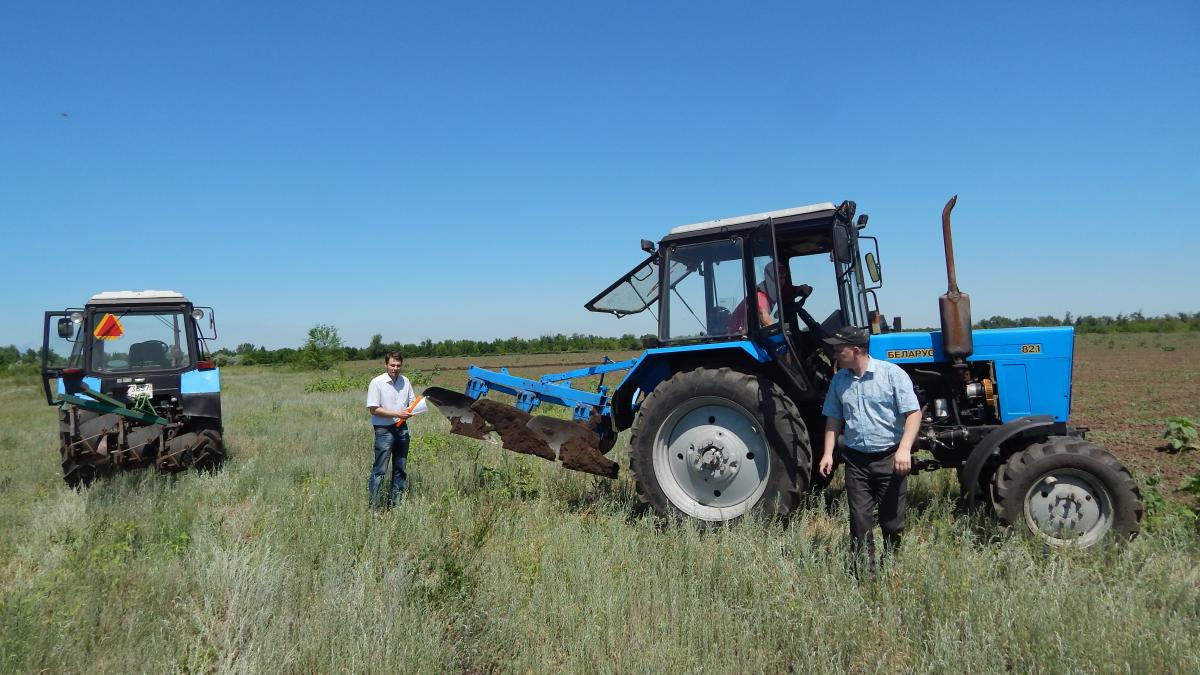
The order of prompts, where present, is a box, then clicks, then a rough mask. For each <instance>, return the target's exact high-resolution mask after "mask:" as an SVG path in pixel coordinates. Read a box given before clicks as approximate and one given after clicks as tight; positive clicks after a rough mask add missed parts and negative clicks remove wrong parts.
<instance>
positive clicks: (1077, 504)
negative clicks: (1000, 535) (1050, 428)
mask: <svg viewBox="0 0 1200 675" xmlns="http://www.w3.org/2000/svg"><path fill="white" fill-rule="evenodd" d="M992 487H993V495H994V496H995V504H994V506H995V509H996V514H997V515H998V516H999V518H1000V520H1001V521H1002V522H1004V523H1005V524H1006V525H1010V526H1014V527H1018V528H1021V529H1023V530H1025V531H1027V532H1029V533H1030V534H1032V535H1033V536H1034V537H1035V538H1037V539H1040V540H1041V541H1043V542H1045V543H1046V544H1049V545H1051V546H1077V547H1079V548H1087V547H1089V546H1092V545H1094V544H1096V543H1098V542H1100V541H1102V540H1104V539H1107V538H1110V537H1111V538H1116V539H1118V540H1127V539H1130V538H1132V537H1134V536H1136V535H1137V533H1138V530H1139V528H1140V525H1139V522H1140V521H1141V518H1142V512H1143V511H1144V507H1143V506H1142V499H1141V493H1140V492H1139V490H1138V487H1137V483H1135V482H1134V480H1133V478H1132V477H1131V476H1130V475H1129V471H1128V470H1126V469H1125V467H1124V466H1122V465H1121V463H1120V462H1119V461H1117V458H1116V457H1113V456H1112V454H1110V453H1109V452H1108V451H1106V450H1104V449H1103V448H1101V447H1100V446H1098V445H1095V444H1094V443H1090V442H1088V441H1085V440H1083V439H1081V438H1074V437H1070V436H1051V437H1049V438H1047V439H1045V440H1044V441H1042V442H1040V443H1034V444H1032V445H1030V446H1029V447H1027V448H1025V449H1024V450H1022V451H1020V452H1017V453H1016V454H1014V455H1012V456H1011V457H1009V458H1008V461H1006V462H1005V463H1004V464H1003V465H1001V466H1000V467H999V468H998V469H997V470H996V473H995V475H994V476H993V479H992Z"/></svg>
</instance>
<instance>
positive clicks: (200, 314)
mask: <svg viewBox="0 0 1200 675" xmlns="http://www.w3.org/2000/svg"><path fill="white" fill-rule="evenodd" d="M192 318H193V319H195V320H197V321H199V320H200V319H203V318H204V310H202V309H193V310H192Z"/></svg>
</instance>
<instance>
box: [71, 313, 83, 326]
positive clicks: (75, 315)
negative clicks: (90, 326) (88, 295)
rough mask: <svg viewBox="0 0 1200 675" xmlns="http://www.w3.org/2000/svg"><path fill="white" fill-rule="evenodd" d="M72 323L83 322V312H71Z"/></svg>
mask: <svg viewBox="0 0 1200 675" xmlns="http://www.w3.org/2000/svg"><path fill="white" fill-rule="evenodd" d="M71 323H74V324H80V323H83V312H71Z"/></svg>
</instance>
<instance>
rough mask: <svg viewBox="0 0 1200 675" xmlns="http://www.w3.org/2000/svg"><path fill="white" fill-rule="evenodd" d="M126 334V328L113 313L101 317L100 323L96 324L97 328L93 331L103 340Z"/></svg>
mask: <svg viewBox="0 0 1200 675" xmlns="http://www.w3.org/2000/svg"><path fill="white" fill-rule="evenodd" d="M124 334H125V329H124V328H123V327H122V326H121V322H120V321H119V320H118V319H117V317H115V316H113V315H112V314H105V315H104V316H103V317H101V318H100V323H98V324H96V330H94V331H92V335H95V336H96V337H97V338H99V339H101V340H115V339H117V338H119V337H121V336H122V335H124Z"/></svg>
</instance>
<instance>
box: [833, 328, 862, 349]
mask: <svg viewBox="0 0 1200 675" xmlns="http://www.w3.org/2000/svg"><path fill="white" fill-rule="evenodd" d="M870 341H871V334H870V333H868V332H867V331H866V329H865V328H855V327H854V326H843V327H841V328H839V329H837V332H835V333H834V334H833V335H830V336H829V337H827V338H825V344H827V345H854V346H855V347H866V346H867V344H868V343H869V342H870Z"/></svg>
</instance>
